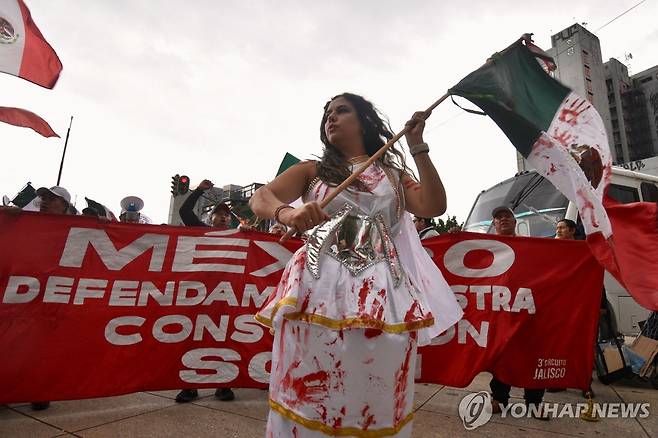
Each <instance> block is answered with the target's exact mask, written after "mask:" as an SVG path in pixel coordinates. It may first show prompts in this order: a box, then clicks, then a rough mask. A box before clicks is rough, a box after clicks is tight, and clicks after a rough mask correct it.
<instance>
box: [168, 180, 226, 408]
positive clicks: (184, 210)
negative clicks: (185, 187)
mask: <svg viewBox="0 0 658 438" xmlns="http://www.w3.org/2000/svg"><path fill="white" fill-rule="evenodd" d="M212 187H213V183H212V182H211V181H210V180H207V179H204V180H203V181H201V183H200V184H199V186H198V187H197V188H196V189H195V190H194V191H192V193H191V194H190V196H188V197H187V199H186V200H185V202H183V205H181V207H180V210H179V211H178V213H179V214H180V217H181V220H182V221H183V223H184V224H185V225H186V226H188V227H212V228H215V229H218V230H228V229H229V228H231V209H230V208H229V206H228V205H226V204H225V203H223V202H221V203H219V204H217V205H216V206H215V207H214V208H213V209H212V211H211V212H210V222H211V224H212V225H208V224H206V223H205V222H203V221H201V220H200V219H199V218H198V217H197V215H196V214H194V206H195V205H196V203H197V201H198V200H199V198H200V197H201V195H202V194H203V192H204V191H205V190H208V189H211V188H212ZM197 397H199V392H198V391H197V390H196V389H182V390H181V391H180V392H179V393H178V395H176V402H177V403H187V402H191V401H192V400H194V399H195V398H197ZM215 397H217V398H218V399H220V400H221V401H231V400H233V399H235V394H234V393H233V391H232V390H231V388H217V390H216V391H215Z"/></svg>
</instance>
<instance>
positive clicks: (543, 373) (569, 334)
mask: <svg viewBox="0 0 658 438" xmlns="http://www.w3.org/2000/svg"><path fill="white" fill-rule="evenodd" d="M0 245H1V246H2V249H3V251H2V253H1V254H0V300H1V301H0V349H2V351H3V352H4V357H3V361H2V369H1V370H0V388H3V391H0V403H9V402H20V401H33V400H63V399H78V398H86V397H99V396H110V395H118V394H125V393H130V392H135V391H144V390H162V389H176V388H183V387H190V388H191V387H217V386H231V387H265V386H266V385H267V381H268V375H269V366H270V363H269V360H270V346H271V342H272V337H271V335H270V334H269V332H268V331H267V330H266V329H265V328H263V327H262V326H260V325H259V324H258V323H256V322H255V321H254V319H253V314H254V313H255V312H256V310H257V309H258V308H259V307H260V306H261V304H262V303H263V302H264V301H265V300H266V299H267V297H268V296H269V294H270V293H272V291H273V290H274V288H275V287H276V284H277V282H278V280H279V277H280V275H281V273H282V268H283V266H284V265H285V263H286V262H287V260H288V259H289V258H290V257H291V255H292V253H293V252H294V251H295V250H296V249H297V248H298V247H299V246H300V245H301V242H299V241H293V242H290V243H287V244H285V245H281V244H279V243H278V241H277V238H276V237H275V236H271V235H269V234H264V233H255V232H254V233H243V232H238V231H235V230H229V231H222V232H217V231H212V230H210V229H204V228H184V227H170V226H155V225H131V224H117V223H110V224H106V223H100V222H98V221H97V220H95V219H93V218H87V217H82V216H77V217H70V216H51V215H44V214H39V213H29V212H23V213H21V214H19V215H8V214H6V213H1V212H0ZM427 247H428V249H429V250H430V251H431V252H433V254H435V255H436V256H435V257H434V260H435V262H437V264H438V266H439V267H440V268H441V269H442V270H443V272H444V275H445V276H446V279H447V280H448V283H449V284H450V285H451V286H452V287H453V289H454V290H455V292H456V293H457V296H458V297H459V300H460V302H462V304H463V306H465V312H466V315H465V318H464V320H462V321H460V322H459V324H457V325H456V326H455V327H454V328H451V329H450V330H448V331H447V332H446V333H445V334H444V335H442V336H440V337H439V338H437V339H436V340H435V342H436V343H438V344H441V345H434V346H429V347H423V348H422V349H421V350H420V353H421V363H422V371H421V374H420V381H425V382H436V383H443V384H448V385H454V386H466V385H468V384H469V383H470V381H471V380H472V378H473V377H474V376H475V375H476V374H477V373H478V372H480V371H483V370H493V371H494V372H495V373H496V374H497V375H498V377H499V378H500V379H501V380H503V381H505V382H508V383H510V384H513V385H519V386H526V387H551V386H567V387H581V388H584V387H586V385H587V384H588V383H589V376H590V375H591V369H592V352H593V342H594V332H595V329H596V321H597V316H598V308H599V300H600V291H601V284H602V271H601V269H600V268H599V267H598V264H597V263H596V262H595V261H594V260H593V258H592V257H591V255H590V254H589V251H588V249H587V246H586V245H585V244H584V243H582V242H556V241H553V240H549V239H532V238H500V237H496V236H488V235H479V234H470V233H462V234H459V235H449V236H442V237H439V238H435V239H432V240H431V241H429V242H428V243H427Z"/></svg>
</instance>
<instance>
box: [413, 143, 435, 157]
mask: <svg viewBox="0 0 658 438" xmlns="http://www.w3.org/2000/svg"><path fill="white" fill-rule="evenodd" d="M429 151H430V147H429V146H428V145H427V143H418V144H415V145H413V146H409V152H411V156H412V157H415V156H416V155H418V154H425V153H427V152H429Z"/></svg>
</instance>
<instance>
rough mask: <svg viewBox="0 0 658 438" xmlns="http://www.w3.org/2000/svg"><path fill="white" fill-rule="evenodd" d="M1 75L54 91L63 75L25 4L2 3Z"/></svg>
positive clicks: (20, 1) (19, 0) (13, 0)
mask: <svg viewBox="0 0 658 438" xmlns="http://www.w3.org/2000/svg"><path fill="white" fill-rule="evenodd" d="M0 71H1V72H4V73H8V74H10V75H14V76H18V77H20V78H22V79H25V80H28V81H30V82H33V83H35V84H37V85H41V86H42V87H45V88H53V87H54V86H55V83H57V79H58V78H59V74H60V72H61V71H62V63H61V61H60V60H59V57H58V56H57V53H55V51H54V50H53V48H52V47H51V46H50V44H48V41H46V39H45V38H44V37H43V35H42V34H41V31H40V30H39V28H38V27H37V25H36V24H35V23H34V21H33V20H32V15H31V14H30V10H29V9H28V8H27V6H26V5H25V3H24V2H23V0H0Z"/></svg>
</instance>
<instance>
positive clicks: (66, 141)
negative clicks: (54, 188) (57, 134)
mask: <svg viewBox="0 0 658 438" xmlns="http://www.w3.org/2000/svg"><path fill="white" fill-rule="evenodd" d="M72 124H73V116H71V121H70V122H69V129H68V131H66V140H64V151H63V152H62V161H61V162H60V163H59V174H58V175H57V184H56V185H59V182H60V181H61V180H62V169H63V168H64V157H65V156H66V145H68V144H69V134H70V133H71V125H72Z"/></svg>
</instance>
